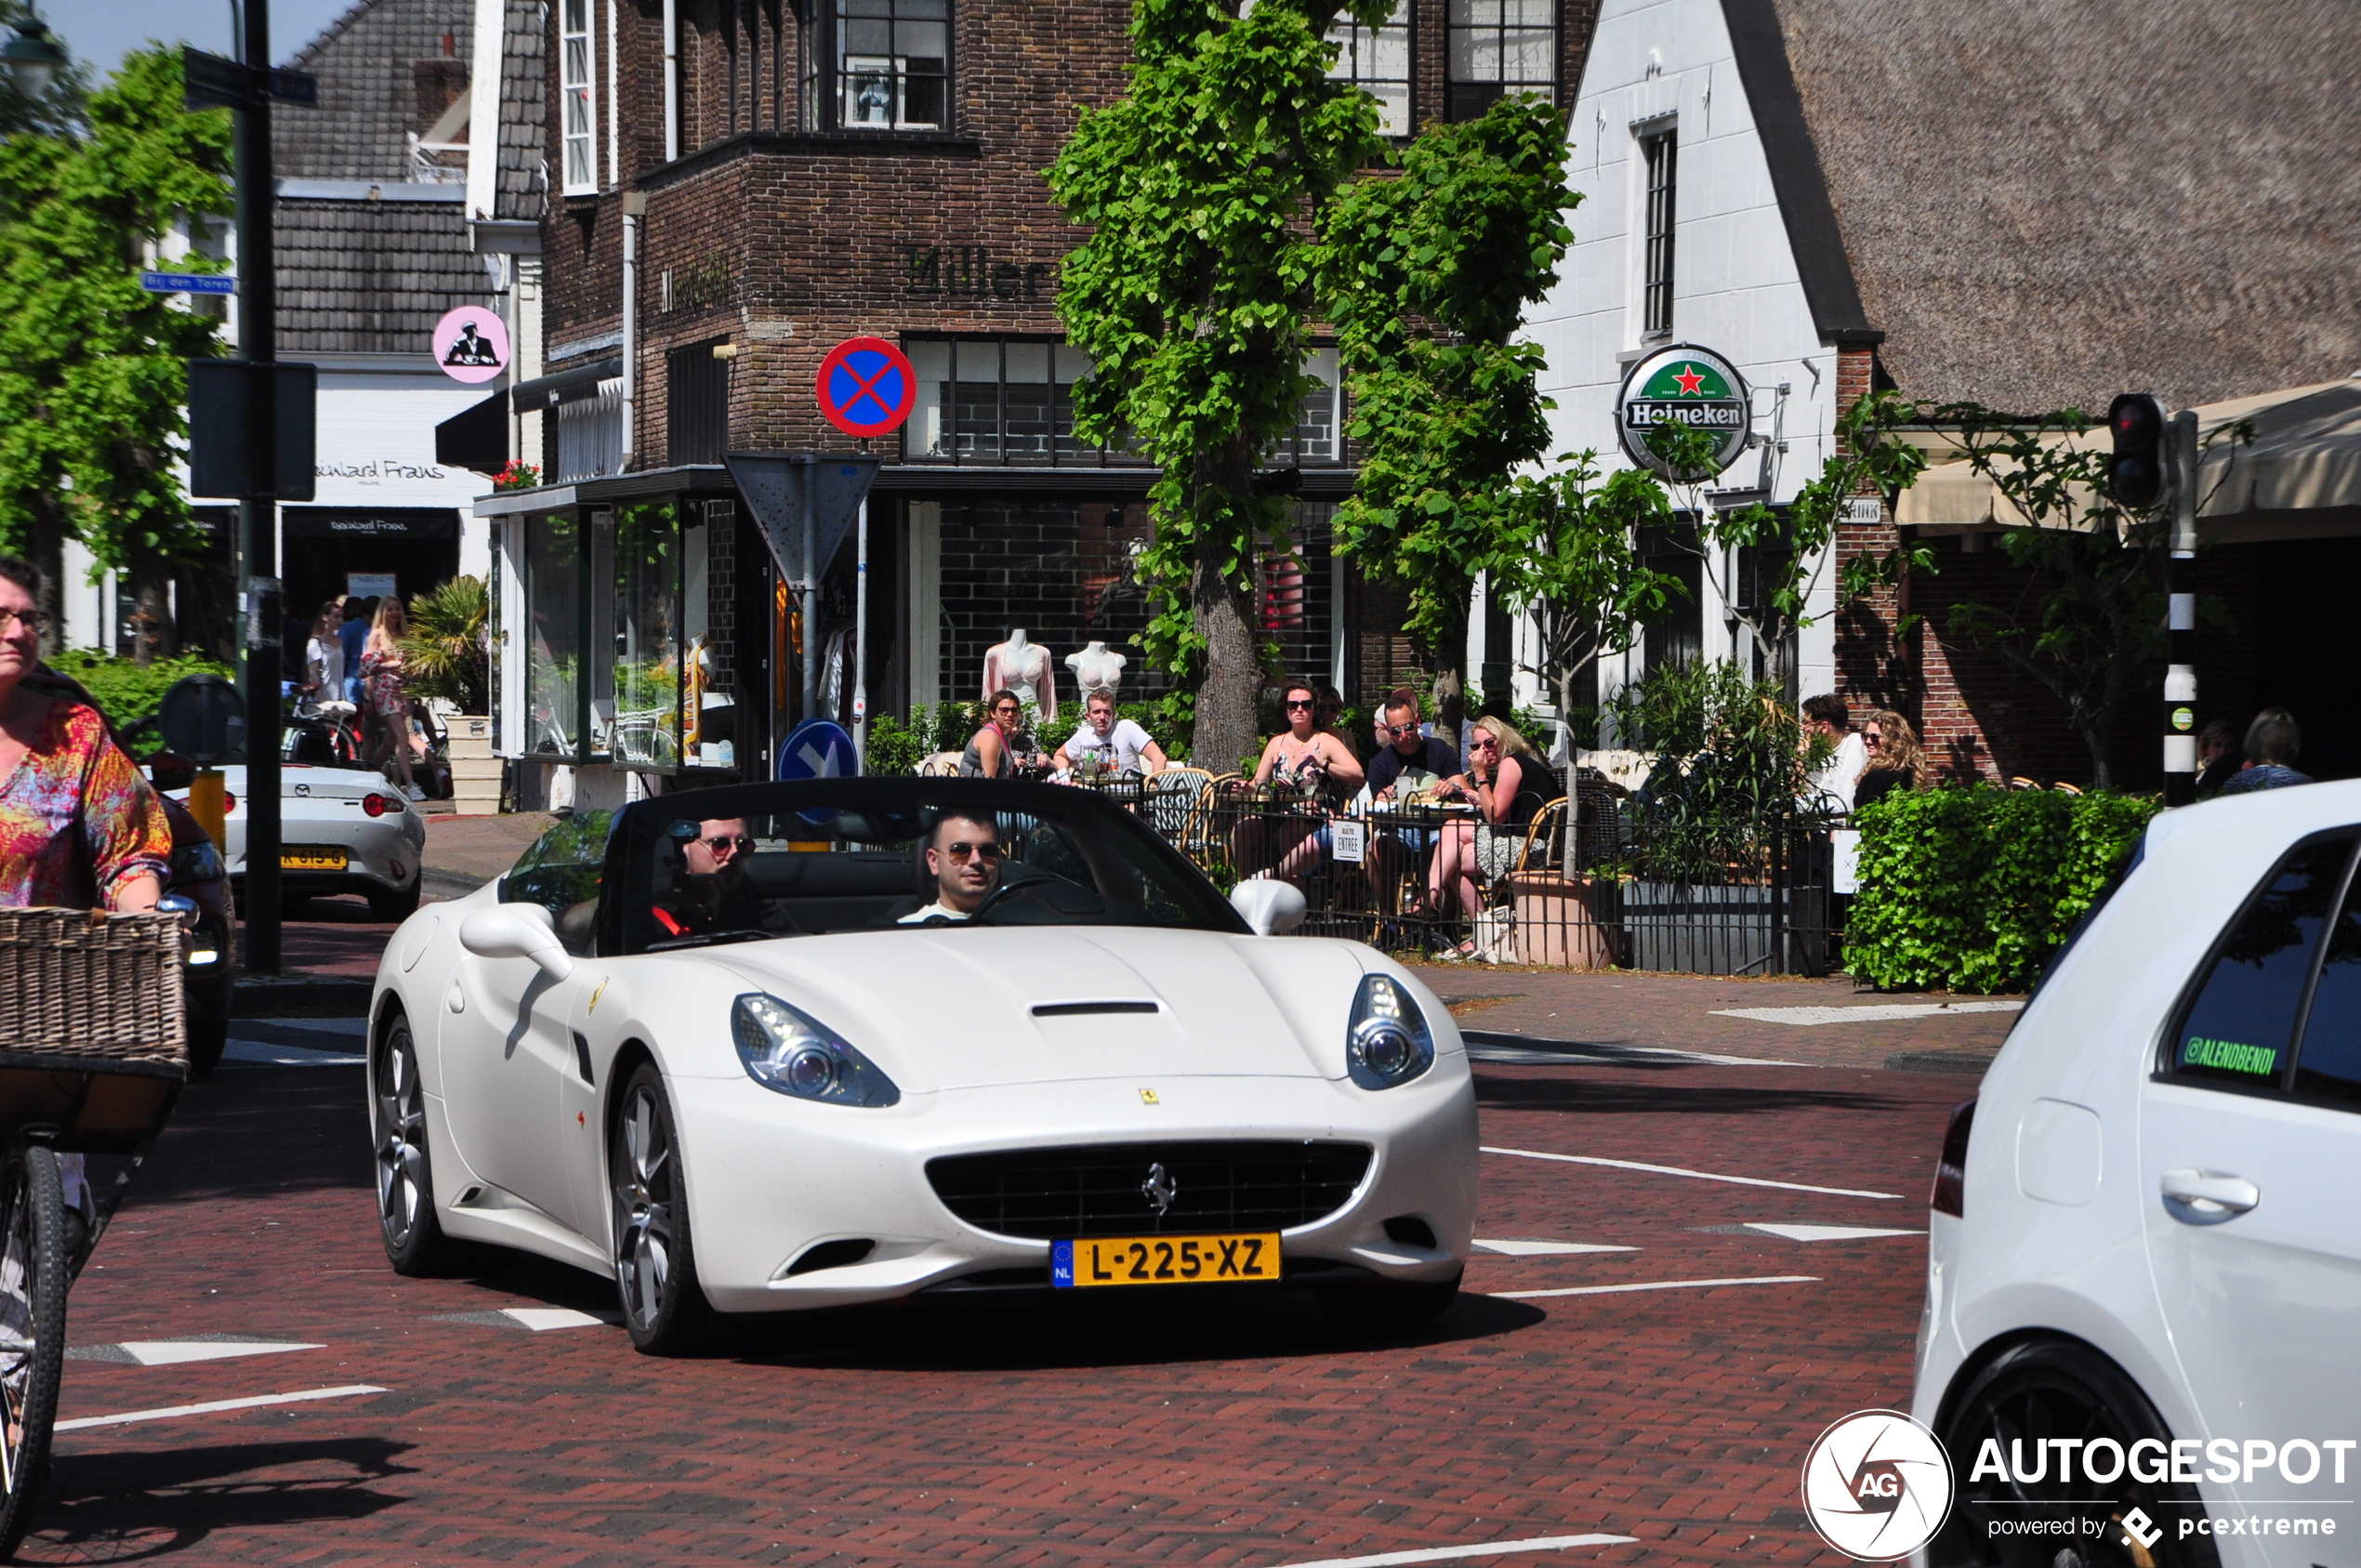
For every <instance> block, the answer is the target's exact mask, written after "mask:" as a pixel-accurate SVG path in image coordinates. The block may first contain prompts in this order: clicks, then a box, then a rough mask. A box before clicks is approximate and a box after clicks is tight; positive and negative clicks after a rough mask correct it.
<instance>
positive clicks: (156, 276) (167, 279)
mask: <svg viewBox="0 0 2361 1568" xmlns="http://www.w3.org/2000/svg"><path fill="white" fill-rule="evenodd" d="M139 286H140V287H141V288H143V289H146V290H147V291H148V292H149V293H150V294H235V293H237V292H238V280H237V279H236V278H235V277H232V276H231V275H230V274H228V273H226V272H142V273H140V274H139Z"/></svg>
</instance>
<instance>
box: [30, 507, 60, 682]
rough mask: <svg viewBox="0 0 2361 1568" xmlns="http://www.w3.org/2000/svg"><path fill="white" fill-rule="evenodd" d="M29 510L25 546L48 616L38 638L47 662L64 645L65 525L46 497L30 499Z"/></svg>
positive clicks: (43, 606)
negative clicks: (29, 525) (30, 516)
mask: <svg viewBox="0 0 2361 1568" xmlns="http://www.w3.org/2000/svg"><path fill="white" fill-rule="evenodd" d="M31 509H32V513H33V526H32V529H31V531H30V532H31V535H32V536H31V538H30V539H29V540H27V544H28V546H29V547H30V548H31V550H32V557H33V570H34V571H36V572H38V573H40V574H41V593H40V596H39V599H40V606H41V608H42V609H43V610H44V611H46V612H47V613H48V616H49V629H48V630H47V631H46V632H45V633H43V634H42V638H41V656H42V657H43V658H45V659H48V658H54V657H56V656H57V654H58V653H59V652H61V651H62V650H63V649H64V648H65V645H66V586H65V579H66V548H65V537H66V535H65V525H64V523H63V522H62V521H61V520H59V517H58V514H57V511H56V509H55V508H54V507H53V506H52V505H51V504H50V502H49V501H48V500H47V499H46V497H43V496H35V497H33V505H32V508H31Z"/></svg>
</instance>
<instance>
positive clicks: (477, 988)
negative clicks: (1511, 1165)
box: [369, 779, 1477, 1353]
mask: <svg viewBox="0 0 2361 1568" xmlns="http://www.w3.org/2000/svg"><path fill="white" fill-rule="evenodd" d="M1302 914H1303V901H1302V897H1301V895H1300V894H1299V893H1297V892H1296V891H1295V889H1292V888H1290V887H1288V886H1287V885H1286V884H1285V883H1282V882H1277V881H1270V880H1257V881H1249V882H1246V883H1243V884H1241V885H1240V886H1239V888H1238V889H1237V890H1236V892H1235V893H1233V895H1232V897H1231V898H1230V899H1228V900H1226V901H1225V900H1224V899H1223V898H1222V896H1221V894H1220V890H1219V889H1216V888H1215V887H1214V886H1213V884H1212V883H1211V882H1209V881H1207V879H1206V877H1205V876H1203V875H1202V874H1201V873H1200V872H1198V870H1197V869H1196V868H1195V867H1194V866H1193V865H1192V864H1190V863H1189V862H1188V861H1187V860H1186V859H1184V858H1183V857H1181V856H1180V854H1179V853H1177V852H1176V851H1175V850H1172V849H1170V848H1169V847H1168V846H1167V845H1166V844H1165V843H1164V842H1163V841H1162V840H1160V839H1159V838H1157V837H1155V836H1154V834H1153V833H1151V832H1150V831H1149V830H1148V829H1147V827H1146V826H1145V825H1144V824H1141V822H1140V821H1139V819H1138V818H1137V817H1135V816H1133V815H1132V814H1130V813H1129V812H1128V811H1126V810H1123V809H1121V808H1120V807H1117V806H1115V805H1112V804H1110V803H1108V802H1107V801H1105V800H1103V799H1101V797H1099V796H1098V795H1096V794H1095V793H1093V792H1091V791H1088V790H1080V789H1065V788H1059V787H1054V786H1050V785H1044V784H996V783H989V782H984V781H981V780H956V779H839V780H824V781H811V782H807V783H800V784H747V785H740V786H734V787H730V788H720V789H707V790H699V791H695V792H692V793H687V794H677V795H668V796H663V797H657V798H655V799H652V800H643V801H639V802H636V803H634V804H632V805H629V806H627V807H625V808H623V810H620V811H617V812H615V813H613V816H612V817H611V818H610V817H609V816H608V815H607V814H606V813H604V812H583V813H580V814H578V815H576V816H574V818H572V819H570V820H569V821H566V822H563V823H561V824H558V825H557V826H555V827H553V828H552V829H551V830H550V831H549V832H548V833H547V835H546V836H545V837H543V838H542V839H541V840H540V842H538V843H536V844H535V845H534V847H533V848H532V849H531V850H527V851H526V852H525V854H524V855H523V856H522V857H521V859H520V860H519V861H518V863H517V864H516V866H515V867H514V869H512V870H511V871H510V872H509V873H508V875H507V876H504V877H502V878H501V879H500V880H498V881H497V882H495V883H492V884H490V885H488V886H486V887H484V888H482V889H479V890H478V891H476V892H475V893H472V894H470V895H469V896H468V897H467V898H465V899H462V900H459V901H457V902H456V903H444V904H435V905H430V906H429V907H428V908H426V909H423V910H421V911H419V912H418V913H417V914H416V915H415V916H412V917H411V918H410V919H409V920H408V921H407V922H406V923H404V925H403V926H402V929H400V930H399V931H398V932H396V933H395V935H394V938H393V940H392V941H391V942H389V943H388V945H387V948H386V954H385V958H384V960H383V962H382V963H381V964H380V966H379V968H378V971H377V980H376V994H375V995H374V998H373V1001H372V1008H371V1033H370V1050H369V1079H370V1087H371V1106H372V1130H373V1134H374V1140H375V1149H376V1171H377V1192H378V1198H379V1219H380V1223H381V1226H382V1229H383V1232H384V1239H385V1245H386V1251H387V1254H388V1256H389V1258H390V1259H391V1261H392V1263H393V1267H394V1268H395V1270H396V1271H397V1272H402V1273H418V1272H428V1271H430V1270H433V1269H436V1268H438V1267H441V1266H442V1265H443V1264H444V1263H445V1262H446V1260H447V1258H448V1254H449V1251H450V1249H451V1244H452V1242H453V1241H455V1240H459V1241H470V1242H488V1243H495V1244H499V1245H507V1246H512V1247H520V1248H523V1249H525V1250H528V1251H531V1252H535V1253H539V1254H542V1255H544V1256H546V1257H549V1258H558V1259H561V1260H562V1261H565V1262H568V1263H572V1264H575V1265H578V1266H580V1267H582V1268H585V1269H588V1270H593V1271H596V1272H599V1273H601V1274H606V1275H609V1276H611V1277H613V1279H614V1281H615V1282H616V1286H617V1291H618V1295H619V1297H620V1299H621V1306H622V1311H623V1318H624V1322H625V1324H626V1326H627V1328H628V1329H629V1331H630V1334H631V1337H632V1339H633V1340H634V1342H635V1343H637V1344H638V1345H639V1346H640V1349H642V1350H644V1351H652V1352H659V1353H669V1352H672V1351H678V1350H679V1349H681V1348H683V1347H684V1346H685V1345H687V1344H689V1343H691V1342H692V1341H693V1340H694V1339H695V1338H696V1337H697V1335H698V1331H699V1329H700V1328H701V1327H702V1326H703V1325H704V1324H706V1321H707V1316H708V1314H709V1313H711V1312H715V1311H719V1312H771V1311H782V1310H788V1309H795V1308H805V1307H823V1306H840V1305H848V1304H854V1303H862V1302H871V1301H882V1300H888V1299H892V1298H902V1297H908V1296H913V1295H917V1294H919V1293H922V1292H923V1293H948V1292H958V1291H986V1290H993V1291H1014V1290H1062V1289H1090V1288H1099V1287H1120V1286H1133V1287H1150V1288H1160V1289H1164V1290H1178V1291H1199V1290H1203V1291H1214V1290H1233V1291H1235V1290H1260V1289H1273V1288H1281V1287H1285V1286H1287V1285H1298V1286H1307V1287H1310V1288H1312V1289H1313V1290H1315V1291H1316V1292H1317V1293H1318V1295H1319V1298H1320V1299H1321V1300H1322V1301H1323V1303H1324V1304H1326V1305H1327V1306H1328V1307H1329V1308H1331V1309H1332V1310H1334V1311H1337V1312H1339V1314H1342V1315H1346V1316H1350V1317H1361V1318H1376V1319H1379V1320H1393V1321H1418V1320H1423V1319H1427V1318H1431V1317H1432V1316H1434V1315H1435V1314H1437V1313H1440V1312H1441V1311H1444V1309H1445V1308H1446V1307H1448V1306H1449V1304H1450V1302H1451V1300H1452V1298H1453V1297H1454V1295H1455V1294H1456V1293H1457V1289H1458V1283H1459V1277H1460V1272H1461V1268H1462V1265H1463V1264H1464V1262H1465V1260H1466V1258H1467V1255H1468V1249H1469V1245H1470V1238H1471V1231H1472V1227H1473V1224H1474V1219H1475V1203H1476V1161H1477V1153H1476V1115H1475V1096H1474V1089H1473V1085H1472V1083H1471V1078H1470V1076H1469V1070H1468V1059H1467V1055H1466V1052H1465V1050H1464V1048H1462V1046H1461V1044H1460V1040H1459V1034H1458V1031H1457V1028H1456V1027H1454V1025H1453V1023H1452V1021H1451V1017H1450V1015H1449V1013H1448V1012H1446V1011H1445V1010H1444V1008H1443V1006H1442V1004H1441V1003H1440V1002H1439V1001H1438V1000H1437V999H1436V998H1435V996H1434V995H1433V994H1432V993H1431V992H1430V991H1429V990H1428V989H1427V988H1426V987H1425V986H1424V985H1422V984H1420V983H1419V982H1418V981H1417V980H1416V979H1415V978H1413V977H1412V976H1411V975H1410V974H1409V973H1408V972H1406V971H1405V970H1404V969H1403V968H1400V967H1399V966H1397V965H1395V964H1394V963H1392V961H1391V960H1389V959H1387V958H1386V957H1384V956H1383V955H1379V954H1378V953H1376V952H1374V951H1372V950H1371V949H1369V948H1367V947H1364V946H1361V945H1359V944H1357V943H1353V942H1339V941H1326V940H1313V939H1310V938H1293V937H1283V936H1281V935H1280V934H1279V933H1281V932H1283V931H1285V930H1286V929H1290V928H1291V927H1292V926H1293V925H1294V924H1295V923H1296V922H1298V921H1299V920H1300V919H1301V918H1302Z"/></svg>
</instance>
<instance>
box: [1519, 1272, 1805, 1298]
mask: <svg viewBox="0 0 2361 1568" xmlns="http://www.w3.org/2000/svg"><path fill="white" fill-rule="evenodd" d="M1819 1278H1820V1276H1819V1275H1817V1274H1764V1275H1761V1276H1760V1277H1758V1278H1755V1279H1745V1280H1650V1281H1649V1282H1648V1283H1647V1284H1645V1285H1569V1286H1567V1287H1566V1288H1564V1289H1563V1290H1495V1291H1491V1292H1488V1293H1487V1294H1489V1295H1493V1296H1497V1297H1498V1298H1500V1299H1501V1300H1503V1301H1529V1300H1531V1299H1533V1298H1535V1297H1537V1296H1622V1295H1626V1294H1628V1293H1629V1292H1632V1291H1638V1290H1715V1289H1719V1288H1720V1287H1721V1286H1722V1285H1813V1284H1816V1283H1817V1282H1818V1281H1819Z"/></svg>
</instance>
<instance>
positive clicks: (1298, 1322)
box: [712, 1286, 1548, 1372]
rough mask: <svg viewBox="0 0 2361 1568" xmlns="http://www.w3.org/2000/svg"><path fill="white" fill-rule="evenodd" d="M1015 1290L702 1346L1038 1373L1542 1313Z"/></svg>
mask: <svg viewBox="0 0 2361 1568" xmlns="http://www.w3.org/2000/svg"><path fill="white" fill-rule="evenodd" d="M1093 1294H1100V1295H1105V1296H1110V1297H1121V1298H1128V1299H1115V1300H1077V1299H1073V1298H1071V1297H1070V1295H1069V1293H1066V1292H1056V1293H1051V1292H1049V1291H1040V1292H1012V1293H1009V1294H1008V1295H1005V1296H991V1297H985V1296H983V1295H980V1294H979V1295H974V1296H961V1297H955V1298H947V1299H946V1298H932V1299H919V1300H912V1301H906V1302H889V1303H884V1304H881V1305H878V1306H873V1307H858V1308H838V1309H826V1310H822V1311H811V1312H793V1313H780V1314H777V1315H772V1316H764V1317H759V1318H745V1319H739V1320H736V1321H732V1322H725V1323H724V1324H721V1326H720V1329H719V1332H718V1333H717V1334H716V1336H715V1338H714V1346H713V1351H712V1353H713V1354H715V1355H718V1356H729V1357H732V1358H734V1359H737V1360H740V1361H744V1362H746V1363H749V1364H757V1365H764V1366H807V1367H845V1368H860V1369H864V1370H871V1371H896V1372H1041V1371H1055V1370H1059V1369H1065V1368H1090V1367H1103V1366H1157V1365H1169V1364H1180V1363H1189V1362H1220V1361H1270V1360H1274V1359H1275V1360H1292V1359H1296V1358H1299V1357H1311V1356H1327V1355H1336V1354H1340V1353H1351V1352H1357V1351H1371V1350H1381V1349H1405V1348H1407V1349H1416V1348H1423V1347H1434V1346H1444V1345H1449V1344H1453V1343H1457V1342H1462V1341H1468V1340H1476V1339H1490V1338H1496V1337H1499V1336H1502V1335H1507V1334H1514V1333H1518V1332H1520V1331H1522V1330H1523V1329H1527V1328H1531V1327H1533V1326H1534V1325H1536V1324H1540V1323H1543V1322H1546V1321H1547V1316H1548V1315H1547V1314H1546V1313H1544V1312H1542V1311H1539V1310H1537V1309H1536V1308H1533V1307H1529V1306H1526V1305H1525V1304H1524V1303H1523V1302H1521V1301H1503V1300H1500V1299H1498V1298H1495V1297H1489V1296H1478V1295H1472V1294H1462V1295H1461V1296H1460V1297H1459V1298H1458V1300H1457V1302H1455V1303H1454V1304H1453V1305H1452V1307H1451V1310H1450V1311H1447V1312H1445V1313H1444V1315H1443V1316H1442V1317H1441V1318H1440V1319H1439V1320H1437V1321H1436V1322H1433V1323H1431V1324H1419V1325H1417V1326H1415V1327H1400V1328H1392V1329H1379V1328H1368V1327H1360V1326H1355V1325H1352V1324H1346V1323H1344V1322H1341V1321H1339V1319H1336V1318H1334V1317H1331V1316H1329V1315H1328V1314H1327V1313H1326V1311H1323V1310H1322V1309H1321V1307H1320V1306H1319V1304H1318V1303H1317V1302H1315V1301H1314V1300H1313V1299H1312V1296H1311V1295H1310V1294H1309V1293H1308V1292H1305V1291H1300V1290H1290V1289H1271V1288H1269V1287H1257V1286H1221V1287H1219V1288H1218V1289H1207V1288H1204V1287H1200V1288H1198V1289H1196V1290H1195V1291H1194V1292H1191V1291H1187V1290H1174V1291H1172V1292H1171V1293H1169V1294H1166V1293H1163V1292H1159V1293H1157V1294H1156V1295H1154V1297H1152V1298H1148V1299H1144V1300H1143V1299H1140V1298H1141V1297H1142V1296H1146V1295H1147V1294H1148V1293H1147V1292H1145V1291H1141V1290H1127V1291H1109V1292H1101V1293H1093Z"/></svg>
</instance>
